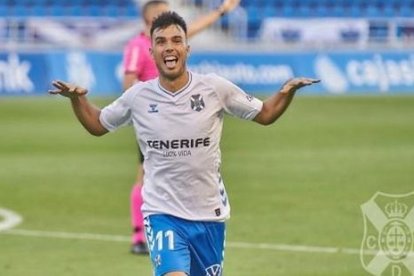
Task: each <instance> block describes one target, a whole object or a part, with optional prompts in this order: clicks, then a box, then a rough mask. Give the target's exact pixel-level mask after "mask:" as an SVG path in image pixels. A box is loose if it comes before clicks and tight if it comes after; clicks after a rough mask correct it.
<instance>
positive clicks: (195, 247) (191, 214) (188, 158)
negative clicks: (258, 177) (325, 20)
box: [49, 12, 319, 276]
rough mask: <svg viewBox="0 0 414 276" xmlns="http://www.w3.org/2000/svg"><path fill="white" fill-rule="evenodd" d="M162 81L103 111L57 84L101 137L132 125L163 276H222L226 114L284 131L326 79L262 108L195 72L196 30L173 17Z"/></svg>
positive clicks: (288, 90)
mask: <svg viewBox="0 0 414 276" xmlns="http://www.w3.org/2000/svg"><path fill="white" fill-rule="evenodd" d="M150 35H151V54H152V56H153V57H154V60H155V63H156V65H157V68H158V71H159V77H158V78H156V79H153V80H150V81H146V82H141V83H137V84H135V85H133V86H132V87H131V88H130V89H129V90H128V91H127V92H126V93H124V94H123V95H122V96H120V97H119V98H118V99H116V100H115V101H114V102H113V103H111V104H110V105H108V106H106V107H105V108H103V109H102V110H101V109H99V108H98V107H95V106H94V105H93V104H91V103H90V102H89V101H88V99H87V97H86V94H87V92H88V91H87V90H86V89H85V88H82V87H78V86H76V85H74V84H69V83H65V82H62V81H54V82H53V83H52V84H53V86H55V88H56V89H54V90H50V91H49V93H51V94H60V95H62V96H65V97H68V98H70V100H71V103H72V108H73V110H74V113H75V114H76V116H77V118H78V120H79V121H80V123H81V124H82V125H83V126H84V127H85V128H86V129H87V130H88V131H89V132H90V133H91V134H93V135H96V136H101V135H104V134H106V133H107V132H109V131H111V132H112V131H115V130H116V129H117V128H119V127H122V126H125V125H129V124H132V125H133V127H134V129H135V132H136V136H137V140H138V143H139V146H140V148H141V150H142V153H143V155H144V159H145V161H144V163H143V165H144V170H145V174H144V185H143V199H144V204H143V207H142V211H143V214H144V216H145V229H146V237H147V241H148V245H149V248H150V257H151V260H152V264H153V269H154V272H155V273H154V275H157V276H161V275H165V276H185V275H191V276H204V275H221V274H222V267H223V253H224V239H225V220H226V219H227V218H228V217H229V214H230V205H229V201H228V198H227V194H226V190H225V187H224V183H223V179H222V177H221V174H220V167H221V154H220V147H219V145H220V139H221V133H222V126H223V118H224V114H225V113H228V114H231V115H233V116H236V117H239V118H241V119H245V120H253V121H254V122H256V123H259V124H262V125H269V124H272V123H273V122H275V121H276V120H277V119H278V118H279V117H280V116H281V115H282V114H283V113H284V111H285V110H286V108H287V107H288V106H289V104H290V102H291V101H292V99H293V97H294V95H295V92H296V91H297V89H299V88H301V87H303V86H306V85H311V84H313V83H316V82H318V81H319V80H316V79H311V78H294V79H292V80H289V81H287V82H286V83H285V84H284V85H283V86H282V88H281V89H280V90H279V91H278V92H277V93H275V94H274V95H273V96H271V97H270V98H268V99H267V100H265V101H264V102H262V101H261V100H259V99H256V98H254V97H252V96H250V95H248V94H246V93H245V92H244V91H243V90H241V89H240V88H239V87H238V86H236V85H235V84H233V83H231V82H230V81H227V80H226V79H224V78H221V77H219V76H217V75H215V74H207V75H202V74H196V73H192V72H190V71H189V70H188V69H187V56H188V53H189V51H190V46H189V45H188V43H187V27H186V23H185V22H184V20H183V19H182V18H181V17H180V16H179V15H178V14H176V13H175V12H165V13H162V14H161V15H160V16H159V17H157V18H156V19H155V20H154V23H153V25H152V28H151V32H150Z"/></svg>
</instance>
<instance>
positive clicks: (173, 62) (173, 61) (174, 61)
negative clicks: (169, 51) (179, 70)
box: [164, 56, 178, 69]
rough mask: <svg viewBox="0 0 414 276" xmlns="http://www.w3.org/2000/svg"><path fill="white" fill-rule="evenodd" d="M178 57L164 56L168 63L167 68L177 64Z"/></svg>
mask: <svg viewBox="0 0 414 276" xmlns="http://www.w3.org/2000/svg"><path fill="white" fill-rule="evenodd" d="M177 61H178V58H176V57H174V56H167V57H165V58H164V63H165V65H167V68H169V69H172V68H174V67H175V66H176V65H177Z"/></svg>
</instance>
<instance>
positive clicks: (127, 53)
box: [123, 41, 141, 73]
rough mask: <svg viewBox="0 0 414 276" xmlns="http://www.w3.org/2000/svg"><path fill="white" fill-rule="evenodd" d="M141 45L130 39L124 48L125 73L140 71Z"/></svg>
mask: <svg viewBox="0 0 414 276" xmlns="http://www.w3.org/2000/svg"><path fill="white" fill-rule="evenodd" d="M140 52H141V49H140V46H139V44H138V43H135V42H134V41H130V42H129V43H128V44H127V45H126V46H125V49H124V62H123V67H124V73H135V72H138V71H139V63H138V62H139V56H140Z"/></svg>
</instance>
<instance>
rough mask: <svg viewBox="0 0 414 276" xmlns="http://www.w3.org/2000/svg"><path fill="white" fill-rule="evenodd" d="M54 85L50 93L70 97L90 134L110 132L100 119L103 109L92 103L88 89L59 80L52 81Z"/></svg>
mask: <svg viewBox="0 0 414 276" xmlns="http://www.w3.org/2000/svg"><path fill="white" fill-rule="evenodd" d="M52 85H53V86H54V87H56V89H55V90H49V94H52V95H61V96H64V97H67V98H69V99H70V101H71V103H72V108H73V111H74V113H75V115H76V117H77V118H78V120H79V122H80V123H81V124H82V125H83V127H84V128H85V129H86V130H87V131H88V132H89V133H90V134H92V135H95V136H101V135H104V134H105V133H107V132H108V130H107V129H106V128H104V127H103V126H102V124H101V122H100V121H99V115H100V113H101V110H100V109H99V108H97V107H95V106H94V105H92V104H91V103H90V102H89V101H88V99H87V98H86V94H87V93H88V90H86V89H85V88H82V87H79V86H76V85H73V84H70V83H66V82H63V81H59V80H57V81H54V82H52Z"/></svg>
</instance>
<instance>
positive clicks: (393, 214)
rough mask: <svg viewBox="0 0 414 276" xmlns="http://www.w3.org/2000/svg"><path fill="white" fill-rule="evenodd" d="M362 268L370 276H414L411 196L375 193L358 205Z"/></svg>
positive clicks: (412, 203) (413, 204)
mask: <svg viewBox="0 0 414 276" xmlns="http://www.w3.org/2000/svg"><path fill="white" fill-rule="evenodd" d="M361 210H362V214H363V217H364V238H363V241H362V245H361V251H360V257H361V262H362V266H363V267H364V268H365V270H366V271H368V272H370V273H371V274H373V275H401V276H403V275H414V251H413V244H414V243H413V232H414V192H412V193H408V194H401V195H393V194H386V193H382V192H377V193H376V194H375V195H374V196H373V197H372V198H371V199H370V200H368V201H367V202H365V203H364V204H362V205H361Z"/></svg>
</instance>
